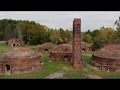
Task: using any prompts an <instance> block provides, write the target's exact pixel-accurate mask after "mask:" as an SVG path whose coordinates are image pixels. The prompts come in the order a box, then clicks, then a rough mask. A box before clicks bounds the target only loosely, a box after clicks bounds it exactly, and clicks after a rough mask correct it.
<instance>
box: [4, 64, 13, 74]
mask: <svg viewBox="0 0 120 90" xmlns="http://www.w3.org/2000/svg"><path fill="white" fill-rule="evenodd" d="M4 73H5V74H6V75H10V74H11V67H10V65H8V64H6V65H4Z"/></svg>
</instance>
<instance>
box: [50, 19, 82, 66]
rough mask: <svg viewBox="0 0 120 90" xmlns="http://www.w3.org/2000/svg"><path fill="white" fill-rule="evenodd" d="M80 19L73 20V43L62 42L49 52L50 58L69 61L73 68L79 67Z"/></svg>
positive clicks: (80, 57)
mask: <svg viewBox="0 0 120 90" xmlns="http://www.w3.org/2000/svg"><path fill="white" fill-rule="evenodd" d="M80 33H81V19H78V18H75V19H74V21H73V45H69V44H63V45H59V46H56V47H55V48H54V49H53V50H52V51H51V53H50V58H51V60H54V61H70V62H71V63H72V65H73V67H74V68H81V66H82V65H81V60H82V50H81V34H80Z"/></svg>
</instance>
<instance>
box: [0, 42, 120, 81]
mask: <svg viewBox="0 0 120 90" xmlns="http://www.w3.org/2000/svg"><path fill="white" fill-rule="evenodd" d="M29 48H31V49H39V46H29ZM9 49H11V47H9V46H7V45H5V44H2V45H0V52H2V51H3V52H4V51H7V50H9ZM91 56H92V52H89V53H83V60H82V68H81V69H73V67H72V65H71V63H69V62H54V61H50V59H49V53H44V54H42V57H41V59H42V61H43V62H44V65H43V67H42V69H41V70H39V71H38V72H32V73H24V74H19V75H0V79H44V78H45V77H46V76H48V75H50V74H52V73H55V72H57V71H64V72H65V74H64V76H63V77H62V78H61V79H88V77H87V76H86V74H94V75H99V76H101V77H102V78H103V79H120V73H119V72H106V71H101V70H99V69H93V68H90V67H89V66H88V65H89V64H88V63H89V61H90V59H91Z"/></svg>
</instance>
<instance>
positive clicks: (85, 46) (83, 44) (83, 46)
mask: <svg viewBox="0 0 120 90" xmlns="http://www.w3.org/2000/svg"><path fill="white" fill-rule="evenodd" d="M81 50H82V52H90V51H92V45H91V44H89V43H86V42H81Z"/></svg>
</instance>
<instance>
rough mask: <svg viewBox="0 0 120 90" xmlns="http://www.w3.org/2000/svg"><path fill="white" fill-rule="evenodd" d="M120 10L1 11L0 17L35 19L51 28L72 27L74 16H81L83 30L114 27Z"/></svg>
mask: <svg viewBox="0 0 120 90" xmlns="http://www.w3.org/2000/svg"><path fill="white" fill-rule="evenodd" d="M119 16H120V11H0V19H14V20H29V21H35V22H38V23H40V24H42V25H46V26H47V27H49V28H57V29H59V28H63V29H70V28H72V23H73V20H74V18H81V31H87V30H89V29H90V30H95V29H100V28H101V27H103V26H104V27H112V28H115V27H113V25H114V22H115V21H116V20H118V19H119Z"/></svg>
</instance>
